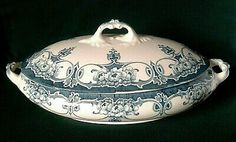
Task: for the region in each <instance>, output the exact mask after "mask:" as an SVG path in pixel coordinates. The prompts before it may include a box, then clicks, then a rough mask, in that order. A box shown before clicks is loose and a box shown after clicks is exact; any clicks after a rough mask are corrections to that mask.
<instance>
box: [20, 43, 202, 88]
mask: <svg viewBox="0 0 236 142" xmlns="http://www.w3.org/2000/svg"><path fill="white" fill-rule="evenodd" d="M74 48H75V47H69V48H64V49H62V50H61V51H59V52H58V54H56V55H55V54H52V53H51V52H50V51H47V50H43V51H41V52H38V53H36V54H35V55H33V56H32V57H31V58H29V59H28V60H27V65H26V67H25V69H26V70H25V72H26V74H27V73H28V72H30V71H32V72H33V74H34V75H35V77H37V78H42V79H45V80H50V81H52V82H53V83H59V85H58V84H54V85H56V86H57V85H58V86H62V85H63V87H65V88H75V90H76V87H81V86H82V87H86V88H87V89H92V88H96V87H108V88H110V87H112V88H118V87H122V86H135V87H137V88H139V89H140V88H143V87H146V89H155V88H156V87H157V86H155V85H158V86H162V87H165V85H166V86H167V85H170V84H171V83H172V84H178V81H179V82H181V80H180V79H181V78H184V77H188V76H189V75H192V74H197V73H198V70H199V69H200V67H201V66H203V65H206V64H205V62H204V60H203V59H202V58H201V57H199V56H196V55H195V56H194V54H193V53H192V51H190V50H189V49H188V48H185V47H183V48H182V49H181V51H180V52H179V51H178V52H177V51H175V50H174V49H173V48H171V47H169V46H166V45H158V48H160V49H161V51H162V52H163V53H164V54H166V55H167V56H168V58H162V59H160V60H158V61H156V62H153V61H150V64H147V63H144V62H119V60H120V59H121V58H122V55H121V54H120V53H119V52H118V51H117V50H115V49H114V48H112V49H111V50H110V51H109V52H108V53H107V55H106V56H107V57H106V58H107V60H108V63H107V64H92V63H91V64H86V65H83V66H80V65H79V61H78V62H77V63H76V64H73V63H71V62H70V61H68V60H65V58H64V57H66V56H68V55H70V54H71V53H72V51H73V50H74ZM164 64H168V67H165V68H164V67H163V65H164ZM28 69H30V70H28ZM23 72H24V70H23ZM88 76H89V77H91V78H88ZM86 79H87V80H86ZM173 80H174V81H175V82H173ZM42 82H43V81H42ZM60 84H62V85H60ZM149 86H150V87H149ZM151 86H152V87H151ZM80 89H81V88H80Z"/></svg>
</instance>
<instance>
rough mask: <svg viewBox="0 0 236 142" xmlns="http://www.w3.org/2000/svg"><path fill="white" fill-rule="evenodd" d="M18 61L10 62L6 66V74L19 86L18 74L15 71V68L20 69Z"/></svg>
mask: <svg viewBox="0 0 236 142" xmlns="http://www.w3.org/2000/svg"><path fill="white" fill-rule="evenodd" d="M20 66H21V64H20V62H18V63H16V62H13V63H10V64H8V65H7V66H6V74H7V77H8V78H9V79H10V80H11V81H12V82H13V83H14V84H15V85H16V86H19V85H20V81H21V80H20V75H19V74H17V73H15V70H16V69H20Z"/></svg>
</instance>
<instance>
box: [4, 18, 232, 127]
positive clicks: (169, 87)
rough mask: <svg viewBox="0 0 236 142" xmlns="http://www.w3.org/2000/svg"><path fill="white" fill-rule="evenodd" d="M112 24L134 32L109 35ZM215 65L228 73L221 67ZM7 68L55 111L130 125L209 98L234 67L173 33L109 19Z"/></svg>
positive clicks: (20, 84) (33, 98) (33, 96)
mask: <svg viewBox="0 0 236 142" xmlns="http://www.w3.org/2000/svg"><path fill="white" fill-rule="evenodd" d="M107 28H108V29H115V28H116V29H121V28H125V29H127V31H128V33H127V34H125V35H103V34H102V31H103V30H104V29H107ZM213 66H219V67H220V68H221V70H222V72H220V73H215V72H214V70H213V69H212V67H213ZM16 68H20V69H21V73H20V74H16V73H14V70H15V69H16ZM6 73H7V76H8V77H9V79H10V80H11V81H12V82H13V83H14V84H16V85H17V86H18V88H19V89H20V90H21V91H22V92H23V94H25V96H26V97H27V98H29V99H30V100H31V101H32V102H34V103H36V104H37V105H39V106H41V107H42V108H44V109H46V110H48V111H50V112H53V113H56V114H58V115H62V116H65V117H69V118H72V119H75V120H79V121H85V122H91V123H102V124H130V123H141V122H147V121H153V120H157V119H161V118H164V117H166V116H170V115H173V114H176V113H179V112H181V111H184V110H186V109H188V108H190V107H191V106H193V105H195V104H198V103H199V102H201V101H203V100H205V99H206V98H207V97H208V96H209V95H210V94H211V92H212V91H213V90H214V89H215V88H216V87H217V85H218V84H220V83H221V82H222V81H224V80H225V79H226V78H227V77H228V75H229V65H228V64H227V63H225V62H223V61H222V60H220V59H211V60H210V61H209V60H207V59H205V58H203V57H202V56H200V55H198V54H196V53H194V52H193V51H191V50H190V49H189V48H187V47H186V46H185V45H183V44H180V43H178V42H175V41H172V40H169V39H164V38H159V37H154V36H149V35H137V34H136V33H135V31H134V30H133V29H132V28H131V27H130V26H128V25H127V24H125V23H122V22H119V21H118V20H111V21H110V22H108V23H104V24H102V25H101V26H100V27H99V28H98V29H97V31H96V33H95V34H94V35H93V36H81V37H76V38H73V39H69V40H64V41H60V42H57V43H55V44H52V45H50V46H48V47H46V48H45V49H43V50H41V51H39V52H37V53H35V54H34V55H32V56H31V57H30V58H29V59H27V60H25V61H23V62H21V63H15V62H13V63H11V64H8V65H7V71H6Z"/></svg>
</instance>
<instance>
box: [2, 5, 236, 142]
mask: <svg viewBox="0 0 236 142" xmlns="http://www.w3.org/2000/svg"><path fill="white" fill-rule="evenodd" d="M110 19H119V20H121V21H124V22H126V23H128V24H129V25H131V26H132V27H133V28H134V29H135V31H136V32H137V33H139V34H150V35H155V36H160V37H165V38H170V39H173V40H176V41H179V42H181V43H184V44H186V45H187V46H189V47H190V48H191V49H193V50H195V51H197V52H199V53H201V54H202V55H203V56H205V57H208V58H221V59H223V60H224V61H227V62H228V63H230V65H231V74H230V76H229V78H228V79H227V80H226V81H225V82H223V83H222V84H221V85H220V86H219V87H218V88H217V90H216V91H215V92H214V93H213V94H212V96H211V97H210V98H209V99H207V100H206V101H205V102H203V103H202V104H200V105H198V106H197V107H195V108H193V109H191V110H189V111H186V112H184V113H181V114H178V115H175V116H172V117H169V118H165V119H162V120H159V121H154V122H149V123H143V124H135V125H122V126H114V125H95V124H87V123H82V122H77V121H73V120H70V119H68V118H64V117H61V116H57V115H55V114H52V113H50V112H47V111H45V110H43V109H42V108H40V107H38V106H36V105H35V104H33V103H31V102H30V101H29V100H28V99H26V98H25V97H24V96H23V94H22V93H21V92H20V91H19V90H18V89H17V87H16V86H15V85H14V84H13V83H11V82H10V81H9V80H8V79H7V77H6V75H5V66H6V64H7V63H10V62H13V61H21V60H23V59H25V58H26V57H28V56H30V55H32V54H33V53H34V52H36V51H39V50H41V49H43V48H44V47H46V46H47V45H49V44H52V43H54V42H57V41H60V40H63V39H68V38H72V37H75V36H81V35H87V34H93V33H94V32H95V31H96V28H97V27H98V26H99V25H100V24H101V23H103V22H107V21H109V20H110ZM0 47H1V56H0V58H1V60H0V61H1V62H0V73H1V74H0V82H1V84H0V85H1V87H0V91H1V94H0V111H1V115H0V118H1V121H0V141H1V142H8V141H11V142H15V141H45V142H46V141H57V142H58V141H89V142H92V141H148V142H150V141H236V91H235V81H236V80H235V78H236V77H235V74H234V73H235V67H236V1H235V0H224V1H223V0H192V1H190V0H178V1H177V0H176V1H170V0H156V1H154V0H153V1H149V0H142V1H141V0H140V1H135V0H133V1H131V0H120V1H114V0H106V1H102V0H64V1H61V0H56V1H52V0H51V1H49V0H47V1H42V0H31V1H30V0H28V1H26V0H21V1H16V0H15V1H14V0H1V1H0Z"/></svg>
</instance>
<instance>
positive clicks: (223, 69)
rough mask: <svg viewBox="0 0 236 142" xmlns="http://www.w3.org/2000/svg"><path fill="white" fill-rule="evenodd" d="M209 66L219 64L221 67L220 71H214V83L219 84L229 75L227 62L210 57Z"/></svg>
mask: <svg viewBox="0 0 236 142" xmlns="http://www.w3.org/2000/svg"><path fill="white" fill-rule="evenodd" d="M210 66H211V68H213V67H214V66H219V68H220V69H221V72H220V73H216V72H214V74H215V77H214V81H215V84H216V85H219V84H220V83H221V82H223V81H224V80H225V79H226V78H227V77H228V76H229V68H230V65H229V64H228V63H227V62H224V61H222V60H221V59H210Z"/></svg>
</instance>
